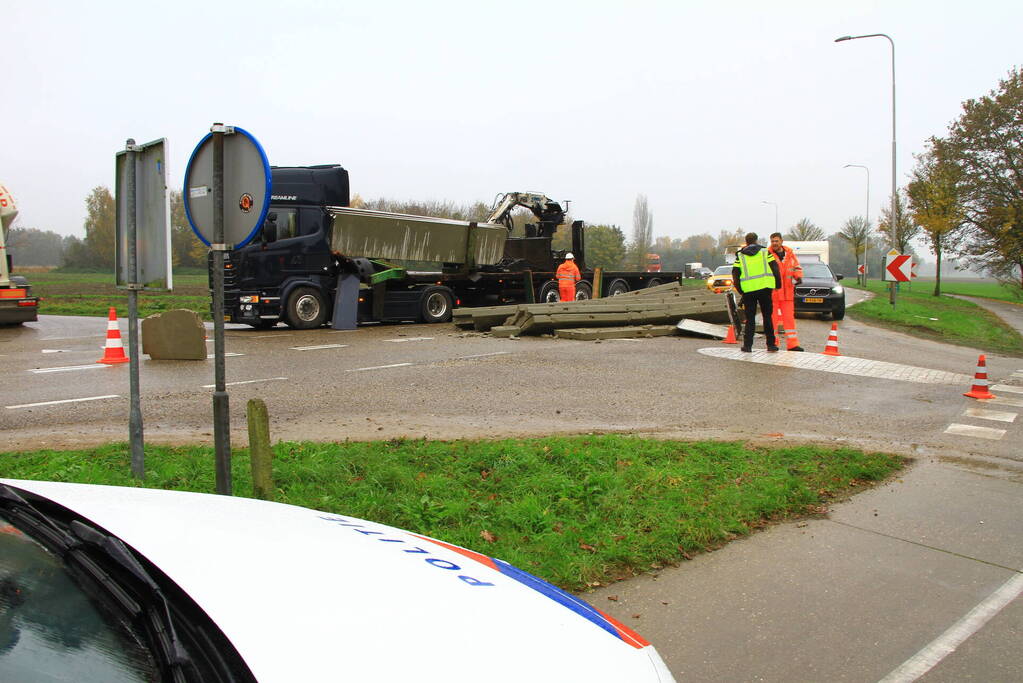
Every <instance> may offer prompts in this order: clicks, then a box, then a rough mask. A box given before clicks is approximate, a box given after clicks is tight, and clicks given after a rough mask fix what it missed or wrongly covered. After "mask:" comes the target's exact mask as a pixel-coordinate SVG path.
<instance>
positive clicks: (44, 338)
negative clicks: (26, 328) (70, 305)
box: [39, 334, 106, 341]
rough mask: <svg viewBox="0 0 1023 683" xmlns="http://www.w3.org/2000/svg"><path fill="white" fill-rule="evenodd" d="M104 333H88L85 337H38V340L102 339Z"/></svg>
mask: <svg viewBox="0 0 1023 683" xmlns="http://www.w3.org/2000/svg"><path fill="white" fill-rule="evenodd" d="M104 337H106V335H105V334H90V335H87V336H85V337H40V338H39V341H64V340H65V339H103V338H104Z"/></svg>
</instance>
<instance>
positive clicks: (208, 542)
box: [0, 480, 674, 683]
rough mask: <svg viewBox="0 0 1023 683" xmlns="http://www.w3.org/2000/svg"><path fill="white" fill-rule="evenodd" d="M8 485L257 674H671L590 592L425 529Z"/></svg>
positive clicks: (258, 505) (116, 490) (284, 509)
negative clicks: (164, 586) (85, 523)
mask: <svg viewBox="0 0 1023 683" xmlns="http://www.w3.org/2000/svg"><path fill="white" fill-rule="evenodd" d="M0 482H3V483H6V484H9V485H11V486H14V487H15V488H20V489H24V490H26V491H30V492H32V493H35V494H38V495H41V496H44V497H46V498H48V499H50V500H52V501H54V502H55V503H57V504H59V505H62V506H64V507H66V508H68V509H70V510H73V511H74V512H76V513H77V514H79V515H81V516H82V517H85V518H86V519H88V520H90V521H91V522H93V523H94V524H96V525H98V526H101V527H103V528H104V529H106V530H107V531H108V532H110V533H112V534H114V535H116V536H118V537H119V538H120V539H121V540H123V541H124V542H125V543H126V544H128V545H129V546H131V547H132V548H133V549H134V550H136V551H137V552H138V553H140V554H141V555H143V556H145V557H146V558H147V559H148V560H150V561H151V562H153V563H154V564H155V565H157V566H158V567H159V568H160V569H161V570H162V571H163V572H164V573H165V574H167V575H168V576H169V577H170V578H171V579H173V580H174V581H175V582H176V583H177V584H178V586H180V587H181V588H182V589H183V590H184V591H185V592H186V593H187V594H188V595H189V596H190V597H191V598H192V599H193V600H195V602H196V603H198V605H199V606H200V607H202V608H203V609H204V610H205V612H206V613H207V614H208V615H209V617H210V618H211V619H212V620H213V622H215V623H216V624H217V626H218V627H220V629H221V630H222V631H223V632H224V634H225V635H226V636H227V638H228V639H229V640H230V641H231V643H232V644H233V645H234V646H235V648H236V649H237V650H238V652H239V654H240V655H241V657H242V658H243V659H244V660H245V662H246V664H248V666H249V668H250V670H251V671H252V673H253V674H254V675H255V677H256V678H257V679H258V680H259V681H262V682H273V681H282V682H283V681H287V682H288V683H292V682H294V681H313V680H316V681H327V680H337V681H445V682H446V683H455V682H457V681H482V680H486V681H537V682H538V681H559V682H563V681H609V682H610V681H615V682H629V683H633V682H641V681H657V682H660V683H663V682H665V681H673V680H674V679H673V678H672V676H671V674H670V673H669V672H668V669H667V667H665V665H664V663H663V661H662V660H661V658H660V656H659V655H658V654H657V652H656V651H655V650H654V648H653V646H651V645H650V644H649V643H647V642H646V641H645V640H643V639H642V638H641V637H640V636H639V635H638V634H636V633H635V632H633V631H632V630H630V629H629V628H627V627H625V626H624V625H622V624H620V623H618V622H616V621H615V620H613V619H611V618H610V617H608V616H606V615H604V614H603V613H601V612H599V611H598V610H596V609H594V608H593V607H591V606H590V605H588V604H587V603H585V602H583V601H582V600H579V599H578V598H576V597H574V596H572V595H570V594H568V593H565V592H564V591H561V590H560V589H558V588H556V587H554V586H552V585H551V584H548V583H546V582H544V581H542V580H540V579H538V578H536V577H533V576H532V575H530V574H527V573H525V572H523V571H521V570H519V569H517V568H515V567H512V566H511V565H509V564H507V563H505V562H502V561H500V560H497V559H494V558H490V557H487V556H485V555H480V554H478V553H475V552H472V551H470V550H466V549H464V548H460V547H457V546H453V545H449V544H446V543H443V542H440V541H436V540H433V539H430V538H427V537H425V536H419V535H416V534H413V533H410V532H407V531H402V530H400V529H396V528H394V527H388V526H384V525H382V524H375V523H373V522H368V521H364V520H361V519H357V518H354V517H347V516H345V515H337V514H330V513H325V512H318V511H315V510H310V509H307V508H301V507H296V506H293V505H283V504H279V503H270V502H265V501H260V500H253V499H249V498H231V497H226V496H214V495H208V494H199V493H187V492H175V491H162V490H155V489H141V488H127V487H112V486H92V485H86V484H63V483H56V482H40V481H13V480H0Z"/></svg>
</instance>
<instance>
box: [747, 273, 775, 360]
mask: <svg viewBox="0 0 1023 683" xmlns="http://www.w3.org/2000/svg"><path fill="white" fill-rule="evenodd" d="M758 305H759V306H760V313H761V314H762V315H763V316H764V336H766V337H767V346H768V347H771V346H777V345H778V341H777V339H775V337H774V329H773V328H772V327H771V288H770V287H768V288H766V289H758V290H757V291H755V292H743V293H742V307H743V309H744V310H745V311H746V326H745V327H744V328H743V329H742V348H744V349H749V348H752V347H753V328H754V327H756V324H757V306H758Z"/></svg>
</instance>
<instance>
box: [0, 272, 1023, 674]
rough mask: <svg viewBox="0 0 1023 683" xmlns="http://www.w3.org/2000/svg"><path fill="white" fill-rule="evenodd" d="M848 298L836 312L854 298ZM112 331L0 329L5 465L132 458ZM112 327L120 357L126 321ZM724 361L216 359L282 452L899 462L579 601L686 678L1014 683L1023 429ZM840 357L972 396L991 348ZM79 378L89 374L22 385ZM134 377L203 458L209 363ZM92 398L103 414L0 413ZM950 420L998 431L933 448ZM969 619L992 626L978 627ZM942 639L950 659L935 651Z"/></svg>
mask: <svg viewBox="0 0 1023 683" xmlns="http://www.w3.org/2000/svg"><path fill="white" fill-rule="evenodd" d="M856 296H858V293H856V292H853V291H850V301H852V300H853V297H856ZM798 326H799V332H800V338H801V342H802V344H803V346H804V347H806V348H807V350H808V351H810V352H819V351H821V350H823V348H824V345H825V341H826V339H827V336H828V331H829V329H830V326H831V323H830V321H821V320H817V319H815V318H809V317H801V318H800V319H799V323H798ZM105 327H106V321H105V320H103V319H84V318H62V317H44V318H43V319H42V320H41V321H40V322H39V323H35V324H30V325H26V326H24V327H23V328H21V329H10V328H7V329H0V368H2V369H3V371H4V376H5V378H6V379H7V381H6V382H5V383H4V386H3V388H2V389H0V429H2V432H0V433H2V436H3V446H2V447H0V450H12V449H17V448H36V447H41V446H64V447H67V446H79V445H83V444H88V443H100V442H105V441H109V440H125V439H126V438H127V426H126V425H127V411H128V402H127V387H128V368H127V365H126V364H125V365H119V366H115V367H111V368H106V367H100V366H97V365H96V363H95V361H96V360H97V359H98V358H99V357H100V356H101V355H102V345H103V341H104V330H105ZM121 330H122V333H124V336H125V337H127V334H126V333H125V332H126V331H125V324H124V322H123V321H122V323H121ZM755 346H759V347H762V346H763V342H762V341H759V342H758V344H756V345H755ZM210 347H211V348H212V344H210ZM302 347H321V348H306V349H305V350H300V349H302ZM722 348H724V347H723V346H722V345H721V344H720V342H717V341H713V340H706V339H695V338H658V339H647V340H640V341H608V342H602V343H593V342H574V341H560V340H556V339H550V338H525V339H521V340H509V339H493V338H490V337H486V336H480V335H476V334H465V333H462V332H460V331H457V330H455V329H454V328H452V327H451V326H448V325H433V326H424V325H415V326H412V325H410V326H387V327H367V328H362V329H359V330H357V331H353V332H333V331H330V330H327V329H322V330H316V331H311V332H295V331H290V330H286V329H284V328H279V329H276V330H273V331H269V332H267V331H254V330H250V329H247V328H239V329H229V330H228V332H227V350H228V352H229V353H236V354H239V355H237V356H230V357H228V358H227V379H228V382H248V383H247V384H236V385H233V386H229V391H230V395H231V401H232V404H231V405H232V416H233V420H232V442H233V444H234V445H236V446H237V445H242V444H244V442H245V436H246V430H245V424H244V402H245V400H246V399H248V398H251V397H256V396H258V397H261V398H263V399H265V400H266V402H267V404H268V406H269V411H270V415H271V436H272V438H273V439H275V440H277V439H317V440H343V439H345V438H351V439H372V438H392V437H400V436H405V437H419V436H427V437H430V438H455V437H493V436H502V435H542V434H551V433H574V432H587V431H606V430H621V431H628V432H635V433H642V434H651V435H657V436H664V437H681V438H700V437H711V438H737V439H748V440H751V441H754V442H758V441H766V442H780V441H785V442H792V441H803V440H810V441H815V442H824V443H847V444H852V445H859V446H863V447H866V448H871V449H878V450H888V451H894V452H898V453H902V454H906V455H912V456H914V457H915V458H916V460H915V464H914V465H913V466H912V467H910V468H909V469H908V470H907V471H906V472H905V473H903V475H901V476H900V477H899V478H898V479H896V480H893V481H892V482H889V483H888V484H886V485H884V486H882V487H880V488H877V489H875V490H872V491H868V492H865V493H862V494H860V495H857V496H855V497H853V498H852V499H851V500H850V501H847V502H845V503H842V504H839V505H837V506H834V507H833V509H832V511H831V513H830V514H829V515H827V516H826V517H823V518H819V519H811V520H805V521H802V522H796V523H790V524H783V525H778V526H774V527H771V528H769V529H767V530H766V531H764V532H763V533H758V534H754V535H753V536H752V537H750V538H747V539H744V540H741V541H738V542H733V543H730V544H728V545H727V546H726V547H724V548H722V549H720V550H718V551H716V552H713V553H707V554H704V555H700V556H697V557H696V558H695V559H694V560H693V561H692V562H687V563H685V564H683V565H681V566H679V567H668V568H664V569H663V570H660V571H656V572H654V573H652V574H649V575H646V576H642V577H638V578H636V579H633V580H630V581H625V582H621V583H617V584H614V585H612V586H609V587H603V588H600V589H598V590H597V591H596V592H593V593H589V594H587V595H586V596H585V597H586V599H587V600H589V601H591V602H592V603H593V604H595V605H596V606H597V607H599V608H600V609H603V610H606V611H607V612H609V613H611V614H612V615H614V616H616V617H617V618H618V619H620V620H621V621H623V622H624V623H626V624H628V625H629V626H632V627H634V628H637V629H638V630H639V631H640V632H641V633H642V634H643V635H644V636H645V637H647V638H648V639H650V640H651V641H652V642H653V643H654V644H655V645H656V646H657V648H658V650H659V652H660V653H661V654H662V656H663V657H664V659H665V661H666V662H667V664H668V665H669V668H670V669H671V670H672V672H673V673H674V674H675V675H676V676H677V677H678V678H679V680H699V681H702V680H706V681H717V680H736V681H740V680H741V681H746V680H749V681H822V680H850V681H876V680H879V679H880V678H882V677H884V676H885V675H887V674H889V673H893V674H897V675H894V676H893V677H892V678H890V679H888V680H893V681H911V680H917V673H914V672H915V671H918V670H919V669H920V666H919V661H927V656H929V654H930V653H932V652H933V651H935V649H937V651H940V652H945V651H946V650H947V651H950V652H951V654H950V655H948V656H946V657H945V659H943V660H941V661H939V662H938V663H937V664H935V665H934V666H933V667H932V668H930V669H928V670H927V671H926V673H924V674H922V675H923V678H922V679H921V680H926V681H959V680H964V679H971V680H992V681H994V680H1020V679H1021V678H1023V669H1021V665H1020V660H1019V657H1018V643H1019V637H1020V634H1021V633H1023V607H1021V604H1023V603H1021V601H1020V599H1019V598H1018V597H1016V596H1017V595H1018V593H1016V592H1013V591H1023V584H1020V581H1019V578H1018V577H1021V576H1023V574H1020V571H1021V570H1023V545H1021V536H1020V534H1019V528H1020V527H1019V520H1020V519H1021V518H1023V496H1021V495H1020V491H1021V486H1023V448H1021V446H1020V444H1021V442H1023V439H1021V437H1023V421H1021V420H1018V419H1017V420H1014V421H1013V422H992V421H990V420H981V419H976V418H973V417H969V416H964V413H965V412H967V411H968V410H971V409H976V408H977V407H978V405H979V404H978V402H976V401H973V400H972V399H967V398H964V397H963V396H962V393H963V391H965V390H966V389H968V388H969V386H958V385H950V384H923V383H913V382H908V381H900V380H896V379H891V378H884V377H881V378H878V377H866V376H858V375H848V374H834V373H827V372H816V371H812V370H807V369H801V368H794V367H781V366H772V365H764V364H757V363H751V362H743V361H740V360H733V359H730V358H718V357H711V356H708V355H705V354H703V353H700V350H701V349H718V350H720V349H722ZM728 348H733V349H734V348H735V347H728ZM839 348H840V351H841V353H842V354H843V355H845V356H846V357H849V356H855V357H858V358H863V359H868V360H872V361H886V362H889V363H895V364H904V365H908V366H913V367H915V368H926V369H930V370H941V371H945V372H949V373H959V374H961V375H963V377H964V384H967V385H968V382H967V381H966V379H965V378H968V377H970V376H972V374H973V370H974V367H975V364H976V361H977V355H978V354H979V353H981V352H983V351H984V350H983V349H967V348H962V347H954V346H949V345H944V344H939V343H936V342H928V341H922V340H919V339H915V338H911V337H908V336H905V335H901V334H898V333H893V332H888V331H885V330H881V329H878V328H873V327H870V326H867V325H863V324H860V323H857V322H855V321H852V320H845V321H843V322H842V323H840V331H839ZM785 355H790V356H797V355H806V354H778V356H779V357H784V356H785ZM76 366H86V367H88V369H71V370H55V371H52V372H44V373H37V372H33V370H40V369H42V370H46V369H53V368H63V367H76ZM886 367H889V366H886ZM896 370H898V368H896ZM898 371H900V372H901V371H902V370H898ZM907 372H910V373H913V372H916V371H907ZM988 373H989V377H991V384H1004V385H1005V386H1008V387H1013V388H1023V359H1020V358H1006V357H1000V356H997V355H991V354H988ZM141 377H142V380H141V383H142V392H143V415H144V419H145V430H146V438H147V441H150V442H156V441H161V442H176V443H182V442H185V443H187V442H193V443H194V442H206V443H209V442H210V441H211V436H210V432H211V431H212V429H211V423H212V415H211V414H212V410H211V402H210V392H211V389H209V388H208V387H206V386H204V385H210V384H212V382H213V366H212V361H205V362H203V361H196V362H186V361H180V362H155V361H150V360H144V361H143V363H142V373H141ZM282 378H283V379H282ZM751 385H753V386H759V387H761V388H762V389H761V390H760V393H758V394H757V398H756V399H751V398H749V397H743V392H744V391H748V388H749V387H750V386H751ZM998 393H1000V394H1001V395H1002V396H1005V397H1008V398H1009V400H1014V394H1013V392H1010V391H1002V390H999V391H998ZM105 395H115V396H116V398H105V399H98V400H95V401H89V402H71V403H58V404H52V405H42V406H30V407H11V406H18V405H24V404H32V403H41V402H49V401H59V400H65V401H67V400H72V399H78V398H88V397H95V396H105ZM1015 396H1018V397H1019V398H1018V399H1015V400H1018V401H1019V403H1018V405H1017V406H1013V405H1009V404H1001V405H995V404H984V405H983V406H982V409H995V408H997V409H999V410H1000V411H1004V412H1012V413H1018V412H1021V410H1020V409H1021V408H1023V393H1019V394H1016V395H1015ZM957 423H962V424H966V425H973V426H978V427H980V426H983V428H986V429H993V428H995V427H997V428H998V429H999V430H1001V431H1002V434H1001V436H999V437H998V438H991V437H990V433H989V435H988V437H987V438H982V437H977V436H969V435H961V434H949V433H946V429H948V428H949V425H951V424H957ZM1007 590H1008V592H1007ZM999 597H1000V598H1002V602H1003V603H1004V604H1003V605H1002V606H1001V607H1000V608H999V609H997V610H995V609H993V608H992V604H994V603H993V602H992V600H993V599H995V598H999ZM996 602H997V601H996ZM978 610H979V611H980V612H984V610H987V612H988V613H990V615H991V616H990V620H989V621H982V622H977V620H976V619H975V618H974V617H975V616H976V614H977V613H978ZM971 615H973V617H971ZM971 618H972V619H973V621H972V622H971V621H970V619H971ZM964 624H965V625H964ZM974 628H975V629H976V630H971V629H974ZM950 632H951V633H953V635H955V634H956V633H961V634H965V640H962V641H961V642H956V641H955V640H954V639H953V640H951V641H950V640H949V636H948V634H949V633H950ZM950 643H951V645H950ZM949 648H951V649H949ZM921 658H922V660H921ZM914 666H916V667H917V668H916V669H914V668H913V667H914ZM907 667H908V669H907ZM907 670H908V671H909V673H908V674H906V673H905V671H907ZM900 672H901V673H900Z"/></svg>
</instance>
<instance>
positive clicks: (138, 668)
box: [0, 517, 159, 683]
mask: <svg viewBox="0 0 1023 683" xmlns="http://www.w3.org/2000/svg"><path fill="white" fill-rule="evenodd" d="M0 680H4V681H34V680H54V681H55V680H76V681H104V682H106V681H117V682H118V683H128V682H131V681H154V680H159V669H158V668H157V664H156V661H155V660H154V658H153V656H152V655H151V654H150V653H149V651H148V650H147V649H146V647H145V646H144V645H143V644H142V643H141V637H140V636H139V635H138V634H136V633H134V632H133V631H132V630H131V628H130V627H129V626H128V625H127V623H126V622H123V620H122V619H121V618H119V617H118V616H117V615H115V614H113V613H112V612H110V611H108V610H107V609H106V608H105V606H104V605H103V604H102V603H101V602H99V601H98V600H96V599H94V597H93V591H89V590H86V588H85V587H84V586H83V585H82V584H81V583H80V582H79V580H78V578H77V575H75V574H72V573H71V572H70V571H69V570H68V568H67V567H66V565H65V564H64V561H63V560H62V559H61V558H60V557H58V556H57V555H55V554H53V553H51V552H50V551H48V550H46V549H45V548H43V546H42V545H40V544H39V543H37V542H36V541H34V540H33V539H32V538H30V537H29V536H28V535H27V533H26V532H25V531H23V530H22V529H20V528H19V527H17V526H14V524H13V523H12V522H11V521H10V520H8V519H5V518H3V517H0Z"/></svg>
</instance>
